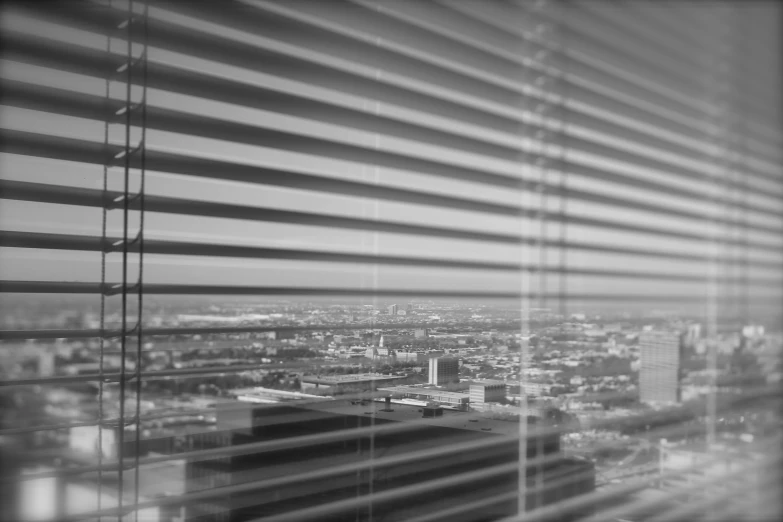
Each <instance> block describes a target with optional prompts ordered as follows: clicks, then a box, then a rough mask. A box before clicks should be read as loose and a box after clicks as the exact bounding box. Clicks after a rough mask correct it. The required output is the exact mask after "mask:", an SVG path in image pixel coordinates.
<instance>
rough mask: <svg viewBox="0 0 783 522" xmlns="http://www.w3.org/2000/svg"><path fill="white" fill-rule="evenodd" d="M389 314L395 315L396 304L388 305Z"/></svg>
mask: <svg viewBox="0 0 783 522" xmlns="http://www.w3.org/2000/svg"><path fill="white" fill-rule="evenodd" d="M389 315H397V305H396V304H393V305H391V306H389Z"/></svg>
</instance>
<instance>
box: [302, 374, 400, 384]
mask: <svg viewBox="0 0 783 522" xmlns="http://www.w3.org/2000/svg"><path fill="white" fill-rule="evenodd" d="M392 379H399V377H398V376H395V375H384V374H382V373H348V374H345V375H305V376H304V377H302V382H307V383H319V384H320V383H334V384H339V383H350V382H366V381H385V380H392Z"/></svg>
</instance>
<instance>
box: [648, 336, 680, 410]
mask: <svg viewBox="0 0 783 522" xmlns="http://www.w3.org/2000/svg"><path fill="white" fill-rule="evenodd" d="M680 337H681V336H680V334H678V333H676V332H666V331H659V330H650V331H646V332H642V334H641V335H640V336H639V399H640V400H641V401H642V402H645V403H648V404H671V403H677V402H680V378H681V358H682V351H681V344H680Z"/></svg>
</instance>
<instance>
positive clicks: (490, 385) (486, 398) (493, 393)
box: [469, 381, 506, 404]
mask: <svg viewBox="0 0 783 522" xmlns="http://www.w3.org/2000/svg"><path fill="white" fill-rule="evenodd" d="M469 392H470V403H471V404H484V403H487V402H501V401H503V400H504V399H505V398H506V383H505V382H503V381H483V382H475V383H472V384H471V385H470V390H469Z"/></svg>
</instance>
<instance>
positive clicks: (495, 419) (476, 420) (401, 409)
mask: <svg viewBox="0 0 783 522" xmlns="http://www.w3.org/2000/svg"><path fill="white" fill-rule="evenodd" d="M232 404H233V405H232ZM221 406H222V407H224V408H225V407H229V408H237V409H238V408H253V410H254V411H257V412H258V413H261V415H260V416H258V415H254V417H255V418H256V421H255V422H256V423H257V424H259V425H260V424H264V425H270V424H285V423H289V422H308V421H317V420H319V419H325V418H329V417H331V416H332V415H353V416H361V417H368V418H369V417H372V418H375V419H379V420H386V421H397V422H406V423H412V424H419V425H428V426H441V427H444V428H455V429H460V430H468V431H472V432H480V433H486V434H495V435H504V436H508V437H517V436H518V434H519V423H518V422H517V421H516V420H515V419H514V418H513V417H510V416H509V417H507V418H503V417H502V416H500V415H498V416H494V415H487V414H483V413H481V412H464V411H456V410H447V409H444V411H443V415H442V416H439V417H424V416H423V412H422V410H423V407H422V406H417V405H412V404H401V403H398V402H393V403H392V404H391V407H390V408H389V410H390V411H389V410H386V408H385V404H384V401H383V400H375V401H360V400H348V399H340V400H328V401H314V402H309V403H308V402H306V401H296V402H288V403H285V404H277V405H273V404H270V405H263V404H250V403H239V402H238V401H236V402H233V403H223V404H221ZM264 408H267V409H266V411H267V412H268V415H263V409H264ZM258 409H260V411H259V410H258ZM262 418H263V421H262V420H261V419H262ZM232 424H233V423H232ZM528 424H529V425H531V427H532V426H533V425H538V424H539V419H538V418H536V417H528ZM541 425H542V426H545V423H542V424H541ZM231 427H232V428H239V427H240V426H237V425H235V424H234V425H232V426H231ZM218 429H229V427H224V428H220V427H219V428H218ZM528 433H531V428H528Z"/></svg>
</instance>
